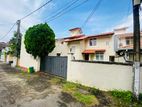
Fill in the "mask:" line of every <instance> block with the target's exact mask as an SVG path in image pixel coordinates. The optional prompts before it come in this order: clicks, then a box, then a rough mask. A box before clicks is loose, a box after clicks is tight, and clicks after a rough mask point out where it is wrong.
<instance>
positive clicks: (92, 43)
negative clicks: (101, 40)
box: [90, 38, 97, 46]
mask: <svg viewBox="0 0 142 107" xmlns="http://www.w3.org/2000/svg"><path fill="white" fill-rule="evenodd" d="M96 44H97V39H96V38H94V39H90V46H96Z"/></svg>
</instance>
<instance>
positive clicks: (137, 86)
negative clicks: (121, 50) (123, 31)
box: [133, 0, 141, 99]
mask: <svg viewBox="0 0 142 107" xmlns="http://www.w3.org/2000/svg"><path fill="white" fill-rule="evenodd" d="M140 4H141V0H133V24H134V33H133V34H134V39H133V51H134V54H133V62H134V63H133V67H134V68H133V70H134V89H133V92H134V95H135V96H136V98H137V99H139V93H140V48H141V47H140V21H139V9H140Z"/></svg>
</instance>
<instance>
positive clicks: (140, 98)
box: [139, 93, 142, 101]
mask: <svg viewBox="0 0 142 107" xmlns="http://www.w3.org/2000/svg"><path fill="white" fill-rule="evenodd" d="M139 100H140V101H142V93H140V95H139Z"/></svg>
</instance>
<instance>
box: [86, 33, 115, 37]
mask: <svg viewBox="0 0 142 107" xmlns="http://www.w3.org/2000/svg"><path fill="white" fill-rule="evenodd" d="M113 34H114V32H108V33H102V34H98V35H91V36H88V38H94V37H104V36H105V37H106V36H110V35H113Z"/></svg>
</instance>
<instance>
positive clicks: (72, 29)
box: [69, 27, 81, 31]
mask: <svg viewBox="0 0 142 107" xmlns="http://www.w3.org/2000/svg"><path fill="white" fill-rule="evenodd" d="M77 29H81V28H79V27H76V28H73V29H70V30H69V31H73V30H77Z"/></svg>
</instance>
